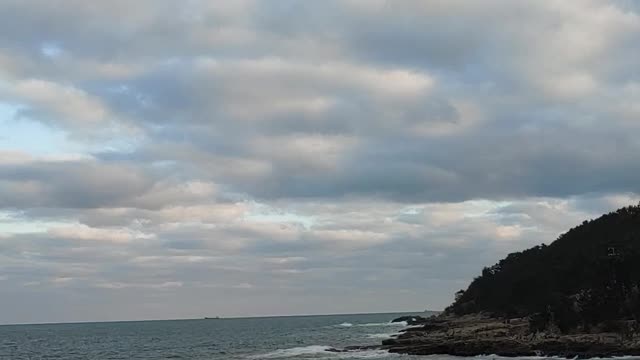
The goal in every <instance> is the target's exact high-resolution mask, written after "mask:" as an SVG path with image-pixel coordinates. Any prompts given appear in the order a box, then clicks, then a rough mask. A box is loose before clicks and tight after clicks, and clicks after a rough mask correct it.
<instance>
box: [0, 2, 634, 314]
mask: <svg viewBox="0 0 640 360" xmlns="http://www.w3.org/2000/svg"><path fill="white" fill-rule="evenodd" d="M0 34H1V35H0V323H16V322H51V321H87V320H117V319H163V318H189V317H191V318H193V317H202V316H215V315H219V316H246V315H278V314H314V313H348V312H369V311H371V312H374V311H375V312H379V311H401V310H423V309H442V308H443V307H445V306H446V305H447V304H448V303H449V302H450V301H451V300H452V298H453V293H454V292H455V291H456V290H458V289H461V288H464V287H466V285H467V284H468V282H469V281H470V280H471V279H472V278H473V277H474V276H475V275H476V274H478V273H479V271H480V270H481V269H482V267H483V266H486V265H491V264H492V263H494V262H495V261H497V260H499V259H500V258H501V257H503V256H504V255H506V254H507V253H509V252H511V251H515V250H519V249H523V248H526V247H529V246H532V245H537V244H540V243H549V242H550V241H552V240H553V239H555V238H556V237H557V236H558V234H560V233H561V232H563V231H565V230H567V229H569V228H570V227H572V226H575V225H576V224H579V223H580V222H581V221H582V220H584V219H589V218H593V217H596V216H598V215H599V214H601V213H603V212H606V211H610V210H613V209H615V208H617V207H620V206H623V205H629V204H633V203H637V202H638V200H639V197H638V195H637V194H638V193H640V165H639V164H638V154H640V136H639V135H640V70H639V69H640V42H639V41H638V39H639V37H640V7H639V6H638V5H637V3H634V2H632V1H619V2H610V1H596V0H584V1H566V0H557V1H546V0H545V1H537V0H536V1H493V0H488V1H482V2H476V1H451V0H447V1H408V0H400V1H393V2H391V1H379V0H362V1H357V0H344V1H288V0H274V1H250V0H247V1H244V0H243V1H237V0H234V1H197V0H191V1H156V0H148V1H145V0H140V1H135V2H131V1H119V0H117V1H116V0H112V1H102V2H96V1H84V0H77V1H76V0H67V1H45V0H43V1H35V0H34V1H22V0H15V1H13V0H5V1H2V2H0Z"/></svg>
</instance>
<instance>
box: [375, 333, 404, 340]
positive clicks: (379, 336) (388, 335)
mask: <svg viewBox="0 0 640 360" xmlns="http://www.w3.org/2000/svg"><path fill="white" fill-rule="evenodd" d="M400 334H401V333H397V332H396V333H381V334H369V335H367V337H368V338H370V339H390V338H392V337H396V336H398V335H400Z"/></svg>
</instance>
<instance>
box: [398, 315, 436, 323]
mask: <svg viewBox="0 0 640 360" xmlns="http://www.w3.org/2000/svg"><path fill="white" fill-rule="evenodd" d="M426 321H427V318H424V317H422V316H418V315H409V316H401V317H399V318H397V319H393V320H391V322H392V323H399V322H406V323H407V324H408V325H420V324H424V323H425V322H426Z"/></svg>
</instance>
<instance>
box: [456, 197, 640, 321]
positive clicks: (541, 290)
mask: <svg viewBox="0 0 640 360" xmlns="http://www.w3.org/2000/svg"><path fill="white" fill-rule="evenodd" d="M447 312H449V313H454V314H458V315H462V314H471V313H479V312H486V313H489V314H492V315H493V316H496V317H504V318H517V317H528V318H529V326H530V329H531V330H532V331H534V332H535V331H543V330H557V331H559V332H562V333H574V332H582V333H588V332H597V331H616V332H626V331H629V332H637V330H638V328H637V327H638V326H637V325H636V324H639V323H640V205H638V206H630V207H625V208H622V209H619V210H617V211H615V212H612V213H609V214H606V215H604V216H602V217H600V218H598V219H596V220H592V221H585V222H583V223H582V225H580V226H577V227H575V228H573V229H571V230H570V231H569V232H567V233H565V234H563V235H561V236H560V237H559V238H558V239H557V240H556V241H555V242H553V243H552V244H550V245H548V246H546V245H540V246H536V247H533V248H531V249H528V250H525V251H522V252H517V253H513V254H510V255H509V256H507V257H506V258H505V259H503V260H501V261H500V262H498V263H497V264H495V265H494V266H491V267H489V268H485V269H484V270H483V271H482V275H481V276H479V277H477V278H476V279H474V280H473V282H472V283H471V284H470V285H469V288H468V289H467V290H465V291H461V292H458V293H457V294H456V301H455V302H454V303H453V304H452V305H451V306H450V307H449V308H448V309H447Z"/></svg>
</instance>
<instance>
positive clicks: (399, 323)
mask: <svg viewBox="0 0 640 360" xmlns="http://www.w3.org/2000/svg"><path fill="white" fill-rule="evenodd" d="M408 325H409V324H407V322H406V321H400V322H391V321H389V322H382V323H365V324H352V323H350V322H343V323H342V324H337V325H333V326H339V327H352V326H355V327H383V326H400V327H406V326H408Z"/></svg>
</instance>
